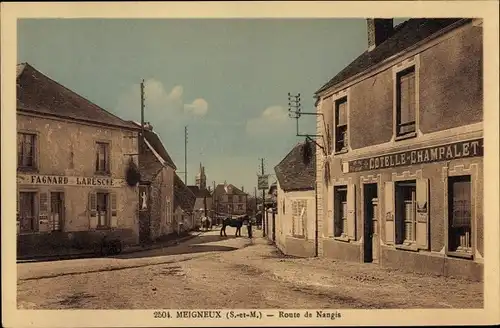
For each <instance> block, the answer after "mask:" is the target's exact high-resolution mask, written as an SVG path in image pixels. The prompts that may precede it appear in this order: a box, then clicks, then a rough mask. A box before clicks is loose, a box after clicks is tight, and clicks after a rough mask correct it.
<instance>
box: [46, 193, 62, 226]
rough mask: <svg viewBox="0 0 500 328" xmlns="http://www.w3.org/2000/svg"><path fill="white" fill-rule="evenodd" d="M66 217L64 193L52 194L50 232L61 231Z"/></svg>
mask: <svg viewBox="0 0 500 328" xmlns="http://www.w3.org/2000/svg"><path fill="white" fill-rule="evenodd" d="M63 216H64V194H63V193H62V192H51V193H50V217H49V224H50V230H52V231H61V230H62V223H63V222H62V220H63Z"/></svg>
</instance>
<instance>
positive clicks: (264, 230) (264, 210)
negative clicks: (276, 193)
mask: <svg viewBox="0 0 500 328" xmlns="http://www.w3.org/2000/svg"><path fill="white" fill-rule="evenodd" d="M260 172H261V174H262V176H264V158H261V159H260ZM265 202H266V190H265V189H262V237H265V236H266V220H265V214H266V209H265Z"/></svg>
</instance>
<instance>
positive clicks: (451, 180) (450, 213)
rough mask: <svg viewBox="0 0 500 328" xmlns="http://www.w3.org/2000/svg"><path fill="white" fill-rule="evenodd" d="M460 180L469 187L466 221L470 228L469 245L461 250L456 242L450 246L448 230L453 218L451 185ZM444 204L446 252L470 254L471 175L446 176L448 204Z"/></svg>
mask: <svg viewBox="0 0 500 328" xmlns="http://www.w3.org/2000/svg"><path fill="white" fill-rule="evenodd" d="M460 182H466V183H468V189H469V191H468V192H469V194H468V196H469V204H468V205H469V207H468V210H469V212H470V216H469V218H468V219H469V222H468V229H469V230H470V231H469V235H470V236H469V243H470V247H468V248H467V249H465V250H461V249H460V248H461V247H462V245H460V244H458V245H455V246H456V247H455V248H454V249H452V248H451V246H452V245H451V237H452V236H451V233H450V230H453V228H452V224H451V223H452V221H453V219H454V215H453V211H454V202H453V199H454V190H453V186H454V183H460ZM445 206H448V235H447V238H448V247H447V250H448V252H450V253H459V254H472V180H471V176H470V175H456V176H451V177H448V204H445Z"/></svg>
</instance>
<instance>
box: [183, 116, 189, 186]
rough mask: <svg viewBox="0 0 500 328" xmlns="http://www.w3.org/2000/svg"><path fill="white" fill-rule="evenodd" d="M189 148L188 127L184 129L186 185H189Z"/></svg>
mask: <svg viewBox="0 0 500 328" xmlns="http://www.w3.org/2000/svg"><path fill="white" fill-rule="evenodd" d="M187 147H188V127H187V125H186V126H185V127H184V183H185V184H186V185H187V184H188V181H187V174H188V173H187V172H188V169H187V161H188V155H187Z"/></svg>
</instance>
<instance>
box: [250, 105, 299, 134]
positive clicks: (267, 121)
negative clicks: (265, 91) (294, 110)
mask: <svg viewBox="0 0 500 328" xmlns="http://www.w3.org/2000/svg"><path fill="white" fill-rule="evenodd" d="M292 123H293V122H292V120H291V119H290V118H289V117H288V111H287V110H286V109H285V108H284V107H282V106H270V107H267V108H266V109H264V111H262V113H261V114H260V116H259V117H257V118H252V119H250V120H248V121H247V124H246V132H247V133H248V134H249V135H253V136H258V135H261V136H262V135H265V136H267V135H269V134H276V132H280V131H283V130H286V129H290V128H291V127H292Z"/></svg>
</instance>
